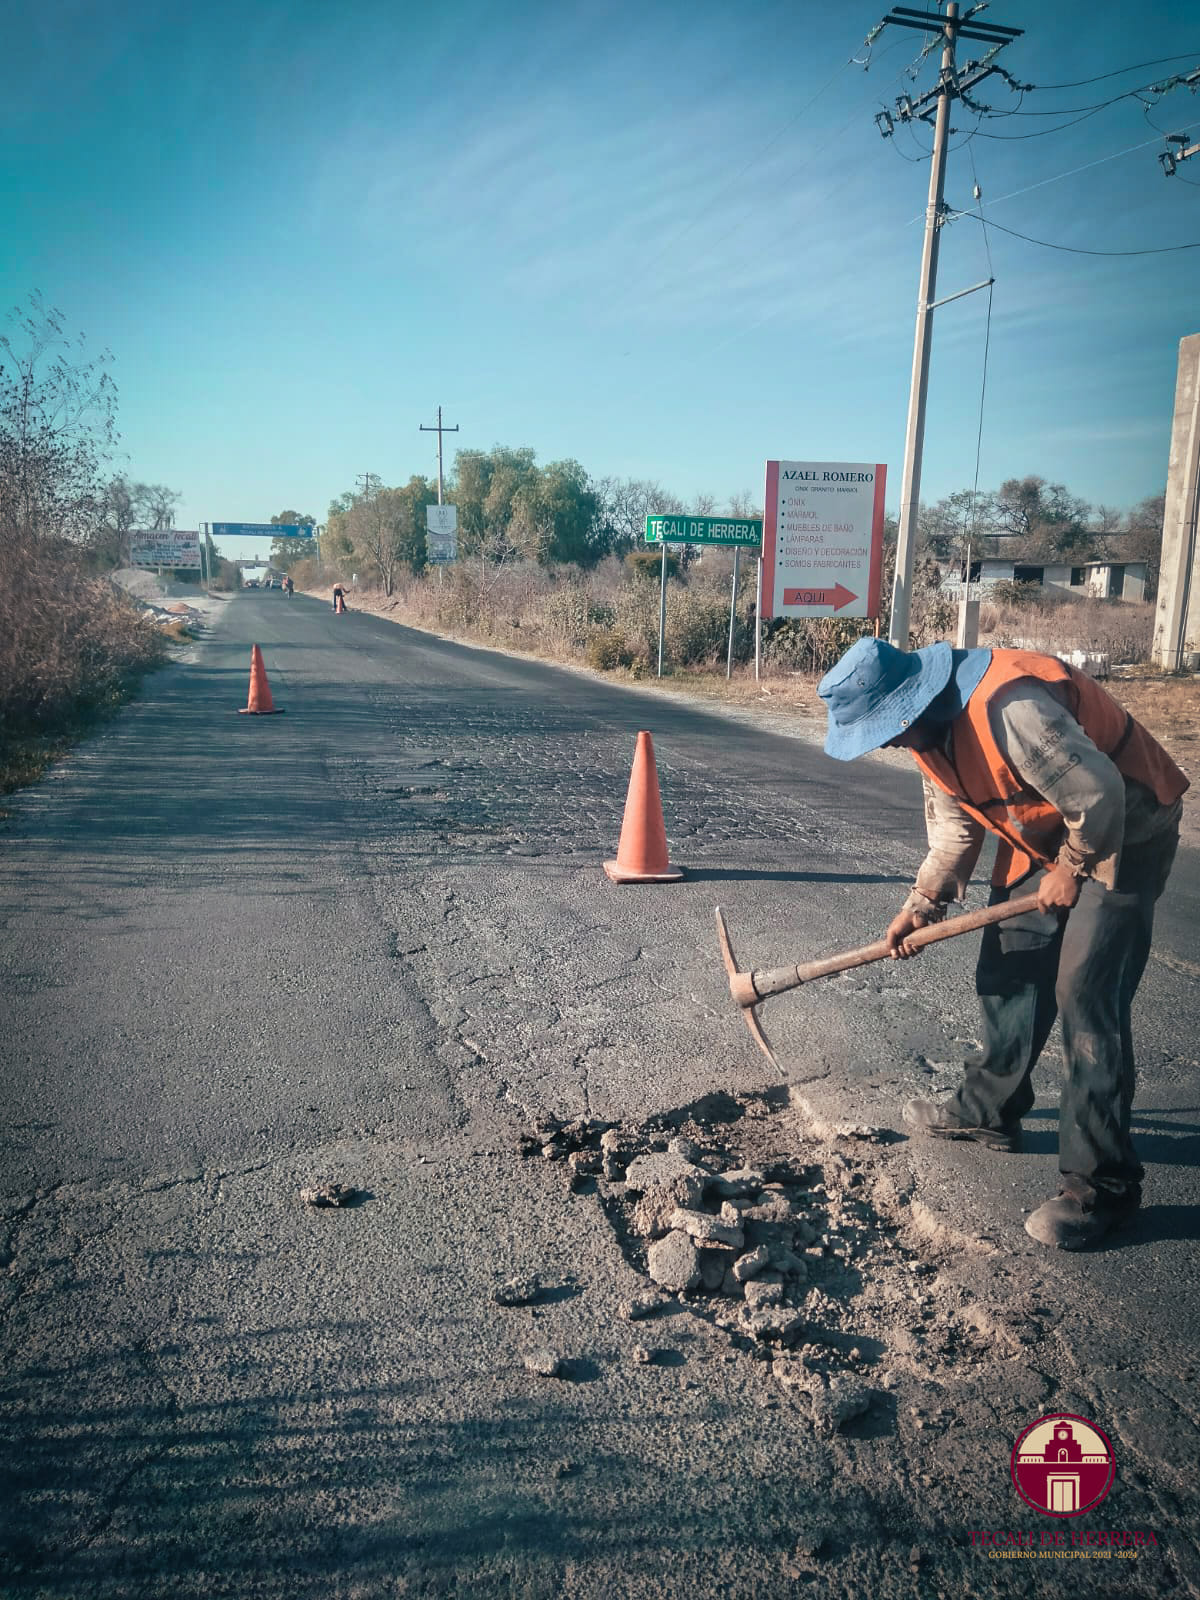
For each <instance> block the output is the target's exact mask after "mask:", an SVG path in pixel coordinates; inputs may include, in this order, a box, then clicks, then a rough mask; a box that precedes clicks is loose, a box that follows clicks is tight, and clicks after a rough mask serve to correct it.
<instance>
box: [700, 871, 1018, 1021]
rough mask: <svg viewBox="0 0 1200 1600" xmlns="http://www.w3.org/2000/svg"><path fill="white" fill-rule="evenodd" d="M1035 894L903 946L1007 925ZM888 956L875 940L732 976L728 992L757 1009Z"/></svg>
mask: <svg viewBox="0 0 1200 1600" xmlns="http://www.w3.org/2000/svg"><path fill="white" fill-rule="evenodd" d="M1037 908H1038V898H1037V895H1036V894H1026V895H1022V896H1021V898H1020V899H1019V900H1007V901H1005V902H1004V903H1003V904H1002V905H998V906H988V907H986V909H985V910H983V911H968V912H965V913H964V914H963V915H962V916H961V917H948V918H947V919H946V921H945V922H934V923H931V924H930V925H929V927H927V928H918V929H917V930H916V931H915V932H914V933H910V934H909V936H908V938H907V940H906V941H905V943H906V944H909V945H911V946H912V947H913V948H914V949H917V950H919V949H923V948H924V946H925V945H927V944H937V943H938V941H939V940H941V939H956V938H957V937H958V935H959V934H960V933H973V932H974V931H975V929H976V928H987V927H990V926H991V924H992V923H993V922H1007V921H1008V919H1009V918H1010V917H1021V916H1024V914H1025V913H1026V912H1027V911H1036V910H1037ZM890 954H891V951H890V950H889V949H888V943H887V940H886V939H876V941H875V943H874V944H865V945H863V946H862V947H861V949H858V950H845V951H843V952H842V954H841V955H838V956H826V958H825V960H824V961H806V962H803V963H802V964H801V965H800V966H795V967H769V968H767V969H766V970H765V971H763V972H737V973H733V972H731V973H730V975H729V990H730V993H731V994H732V995H733V998H734V999H735V1000H736V1001H737V1003H738V1005H740V1006H742V1007H747V1006H756V1005H757V1004H758V1003H759V1001H760V1000H766V999H767V998H768V997H769V996H770V995H773V994H786V993H787V991H788V990H789V989H798V988H799V987H800V985H801V984H802V983H811V982H812V980H813V979H814V978H828V977H831V976H832V975H833V974H834V973H835V972H848V971H849V970H850V968H851V967H865V966H868V965H869V964H870V963H871V962H872V961H882V960H884V959H885V958H886V957H887V956H889V955H890Z"/></svg>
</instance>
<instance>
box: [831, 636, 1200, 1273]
mask: <svg viewBox="0 0 1200 1600" xmlns="http://www.w3.org/2000/svg"><path fill="white" fill-rule="evenodd" d="M818 692H819V694H820V696H821V698H822V699H823V700H824V701H825V704H826V708H827V711H828V717H829V721H828V732H827V737H826V742H825V749H826V751H827V752H828V754H829V755H831V756H835V757H837V758H838V759H839V760H842V761H851V760H853V759H854V758H855V757H857V756H860V755H864V754H866V752H867V751H869V750H877V749H879V748H880V747H882V746H889V747H890V746H899V747H901V748H904V749H907V750H909V751H910V752H911V753H912V755H913V758H914V759H915V761H916V763H917V766H918V767H919V768H920V770H921V775H922V778H923V780H924V785H925V820H926V831H927V834H928V842H929V851H928V854H927V855H926V857H925V860H924V862H923V863H922V865H921V868H920V870H919V871H918V873H917V878H916V883H915V885H914V887H913V890H912V892H911V894H910V895H909V896H908V899H907V900H906V901H905V902H904V905H903V906H902V907H901V910H900V912H899V914H898V915H897V916H896V917H895V918H894V920H893V921H892V923H891V925H890V927H889V928H888V931H887V942H888V945H889V946H890V948H891V953H892V955H893V957H894V958H900V959H903V958H906V957H908V956H910V955H913V954H916V953H917V952H916V951H914V950H912V949H911V948H910V947H909V946H908V945H907V943H906V941H907V939H908V937H909V936H910V935H911V934H912V933H913V932H914V931H915V930H916V929H918V928H921V927H924V926H925V925H926V924H928V923H931V922H938V921H940V920H941V919H942V918H943V917H944V916H945V912H946V906H947V903H948V902H949V901H951V900H961V899H962V897H963V895H964V892H965V890H966V887H967V883H968V881H969V880H970V877H971V873H972V871H973V870H974V867H975V865H976V863H977V861H978V859H979V854H980V851H981V849H982V848H983V842H984V835H985V832H987V831H990V832H991V833H993V834H995V835H997V836H998V840H999V845H998V849H997V852H996V862H995V870H994V871H993V874H992V891H991V901H990V903H991V904H993V905H995V904H998V903H1001V902H1003V901H1007V900H1008V899H1010V898H1012V897H1013V896H1014V895H1016V894H1018V893H1020V894H1029V893H1032V892H1034V891H1035V890H1036V893H1037V899H1038V909H1037V910H1036V911H1035V912H1033V913H1029V914H1026V915H1023V916H1019V917H1015V918H1013V919H1011V920H1010V921H1007V922H1003V923H998V924H995V925H993V926H991V927H989V928H987V929H986V930H985V931H984V934H983V942H982V946H981V949H980V954H979V961H978V966H977V969H976V975H975V987H976V992H977V993H978V995H979V999H980V1004H981V1008H982V1014H983V1019H982V1040H983V1044H982V1049H981V1050H980V1052H979V1053H978V1055H977V1056H976V1057H973V1058H972V1059H971V1060H969V1061H968V1062H967V1063H966V1066H965V1071H964V1076H963V1081H962V1083H961V1084H960V1085H959V1087H958V1089H957V1091H956V1092H955V1093H954V1094H953V1095H952V1096H951V1097H950V1099H949V1100H947V1101H946V1102H945V1103H944V1104H937V1103H934V1102H932V1101H928V1100H913V1101H910V1102H909V1104H908V1105H906V1106H905V1107H904V1113H903V1115H904V1120H905V1122H906V1123H907V1124H908V1125H909V1126H910V1127H911V1128H913V1129H914V1130H916V1131H918V1132H920V1133H923V1134H926V1135H929V1136H932V1137H934V1138H942V1139H973V1140H976V1141H978V1142H979V1143H981V1144H984V1145H987V1146H990V1147H991V1148H992V1149H996V1150H1004V1151H1014V1150H1017V1149H1019V1148H1020V1139H1021V1118H1022V1117H1023V1116H1024V1115H1025V1113H1026V1112H1028V1111H1029V1110H1030V1109H1031V1108H1032V1106H1033V1103H1034V1094H1033V1090H1032V1088H1031V1086H1030V1076H1031V1074H1032V1072H1033V1068H1034V1065H1035V1063H1036V1062H1037V1059H1038V1057H1039V1055H1040V1054H1041V1052H1042V1048H1043V1046H1044V1045H1045V1043H1046V1040H1047V1038H1048V1036H1049V1033H1050V1030H1051V1028H1052V1026H1053V1024H1054V1020H1055V1017H1056V1015H1057V1016H1059V1017H1061V1020H1062V1037H1063V1051H1064V1058H1065V1060H1064V1068H1065V1070H1064V1077H1063V1088H1062V1098H1061V1105H1060V1111H1059V1126H1058V1143H1059V1169H1060V1174H1061V1181H1060V1192H1059V1194H1058V1196H1057V1197H1056V1198H1055V1199H1053V1200H1047V1201H1046V1202H1045V1204H1044V1205H1041V1206H1039V1207H1038V1209H1037V1210H1036V1211H1034V1212H1033V1213H1032V1214H1031V1215H1030V1216H1029V1217H1028V1218H1027V1219H1026V1223H1025V1228H1026V1231H1027V1232H1028V1233H1029V1234H1031V1235H1032V1237H1033V1238H1035V1239H1037V1240H1038V1241H1039V1243H1041V1244H1045V1245H1049V1246H1052V1247H1057V1248H1059V1249H1064V1250H1078V1249H1082V1248H1084V1247H1085V1246H1087V1245H1090V1244H1093V1243H1095V1242H1096V1241H1097V1240H1099V1239H1102V1238H1103V1237H1104V1236H1105V1235H1106V1234H1107V1233H1108V1232H1109V1231H1110V1230H1111V1229H1112V1228H1114V1227H1115V1226H1117V1225H1118V1224H1119V1223H1121V1222H1123V1221H1125V1220H1127V1219H1128V1218H1129V1217H1130V1216H1132V1214H1133V1213H1134V1212H1135V1211H1136V1210H1137V1207H1138V1205H1139V1204H1140V1202H1141V1192H1142V1191H1141V1185H1142V1178H1143V1168H1142V1166H1141V1163H1140V1162H1139V1161H1138V1159H1137V1156H1136V1154H1135V1153H1134V1149H1133V1143H1132V1140H1131V1138H1130V1108H1131V1103H1132V1100H1133V1091H1134V1059H1133V1046H1132V1039H1131V1033H1130V1006H1131V1004H1132V1001H1133V997H1134V994H1135V993H1136V992H1137V987H1138V983H1139V981H1140V980H1141V976H1142V972H1143V970H1144V969H1145V965H1146V961H1147V958H1148V956H1149V953H1150V939H1151V932H1152V928H1153V922H1154V905H1155V902H1156V901H1157V899H1158V898H1159V896H1160V895H1161V894H1162V892H1163V889H1164V887H1165V885H1166V882H1167V876H1168V874H1169V872H1170V870H1171V864H1172V862H1173V860H1174V858H1175V851H1176V848H1177V846H1178V843H1179V819H1180V814H1181V809H1182V802H1181V796H1182V795H1183V793H1184V791H1185V790H1186V789H1187V787H1188V780H1187V778H1186V777H1184V775H1183V773H1182V772H1181V771H1180V770H1179V768H1178V767H1177V766H1176V765H1175V763H1174V762H1173V761H1172V760H1171V758H1170V756H1169V755H1168V754H1167V752H1166V751H1165V750H1164V749H1163V748H1162V746H1161V745H1160V744H1158V743H1157V741H1156V740H1155V739H1153V738H1152V737H1151V735H1150V734H1149V733H1147V731H1146V730H1145V728H1143V727H1142V726H1141V724H1140V723H1139V722H1137V721H1135V720H1134V718H1133V717H1131V716H1130V715H1129V714H1128V713H1127V712H1126V711H1124V710H1123V709H1122V707H1121V706H1119V705H1118V704H1117V702H1116V701H1115V700H1113V699H1112V697H1111V696H1110V695H1109V694H1107V693H1106V692H1105V691H1104V690H1103V689H1102V688H1101V687H1100V686H1099V685H1098V684H1097V683H1095V682H1093V681H1092V679H1091V678H1089V677H1087V676H1086V675H1085V674H1084V673H1082V672H1080V671H1078V670H1077V669H1076V668H1074V667H1069V666H1067V665H1066V664H1065V663H1064V662H1062V661H1060V660H1059V659H1058V658H1057V657H1055V656H1049V655H1040V654H1036V653H1034V652H1031V651H1024V650H953V649H951V647H950V646H949V645H948V644H935V645H931V646H929V648H927V649H924V650H917V651H914V652H912V653H906V652H904V651H901V650H897V649H895V648H894V647H893V646H891V645H889V644H885V643H884V642H882V641H881V640H878V639H860V640H859V641H858V643H857V644H855V645H854V646H853V647H852V648H851V649H850V650H849V651H847V653H846V654H845V655H844V656H843V657H842V659H841V660H840V661H839V662H838V663H837V665H836V666H835V667H833V668H832V669H831V670H830V671H829V672H828V673H826V675H825V677H824V678H823V679H822V680H821V683H820V684H819V686H818Z"/></svg>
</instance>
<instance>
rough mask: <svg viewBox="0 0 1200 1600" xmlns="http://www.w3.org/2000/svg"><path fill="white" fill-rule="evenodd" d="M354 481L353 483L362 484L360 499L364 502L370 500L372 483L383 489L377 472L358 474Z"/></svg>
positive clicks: (381, 480)
mask: <svg viewBox="0 0 1200 1600" xmlns="http://www.w3.org/2000/svg"><path fill="white" fill-rule="evenodd" d="M354 481H355V483H361V484H362V486H363V487H362V498H363V499H364V500H369V499H370V498H371V485H372V483H374V484H375V485H376V486H377V487H379V488H382V487H383V479H382V478H381V477H380V476H379V474H378V473H377V472H360V473H359V475H358V477H357V478H355V480H354Z"/></svg>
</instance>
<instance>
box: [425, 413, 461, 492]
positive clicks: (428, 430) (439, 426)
mask: <svg viewBox="0 0 1200 1600" xmlns="http://www.w3.org/2000/svg"><path fill="white" fill-rule="evenodd" d="M418 431H419V432H421V433H436V434H437V436H438V505H441V503H442V435H443V434H444V433H457V432H458V423H457V422H456V423H455V424H454V426H453V427H452V428H450V427H446V428H444V427H443V426H442V408H441V406H439V407H438V419H437V427H436V428H427V427H426V426H425V424H424V423H422V424H421V426H420V429H419V430H418Z"/></svg>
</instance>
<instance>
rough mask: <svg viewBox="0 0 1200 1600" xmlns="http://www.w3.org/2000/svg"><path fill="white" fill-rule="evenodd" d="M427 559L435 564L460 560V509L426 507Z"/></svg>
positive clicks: (453, 507) (454, 507)
mask: <svg viewBox="0 0 1200 1600" xmlns="http://www.w3.org/2000/svg"><path fill="white" fill-rule="evenodd" d="M425 527H426V529H427V530H428V531H427V532H426V535H425V559H426V560H427V561H430V562H433V563H439V562H445V561H457V560H458V507H457V506H426V507H425Z"/></svg>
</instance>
